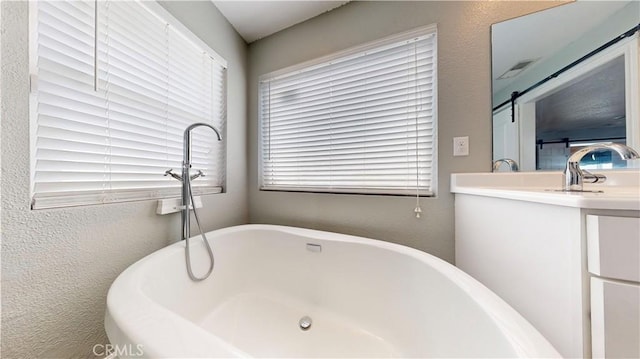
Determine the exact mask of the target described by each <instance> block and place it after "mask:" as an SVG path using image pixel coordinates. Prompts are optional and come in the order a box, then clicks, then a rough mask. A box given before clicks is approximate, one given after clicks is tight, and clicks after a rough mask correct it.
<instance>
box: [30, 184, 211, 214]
mask: <svg viewBox="0 0 640 359" xmlns="http://www.w3.org/2000/svg"><path fill="white" fill-rule="evenodd" d="M222 192H223V188H222V187H193V195H194V196H199V195H207V194H216V193H222ZM171 197H180V188H179V187H174V188H154V189H147V190H127V191H110V192H105V191H94V192H71V193H65V194H60V193H57V194H55V195H49V196H47V195H46V194H36V195H34V196H33V198H32V200H31V209H32V210H41V209H53V208H66V207H78V206H90V205H98V204H111V203H124V202H135V201H149V200H157V199H163V198H171Z"/></svg>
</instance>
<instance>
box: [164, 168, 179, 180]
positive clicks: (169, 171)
mask: <svg viewBox="0 0 640 359" xmlns="http://www.w3.org/2000/svg"><path fill="white" fill-rule="evenodd" d="M164 175H165V176H171V177H173V178H175V179H177V180H178V181H180V182H182V176H180V175H178V174H175V173H173V168H170V169H168V170H166V171H164Z"/></svg>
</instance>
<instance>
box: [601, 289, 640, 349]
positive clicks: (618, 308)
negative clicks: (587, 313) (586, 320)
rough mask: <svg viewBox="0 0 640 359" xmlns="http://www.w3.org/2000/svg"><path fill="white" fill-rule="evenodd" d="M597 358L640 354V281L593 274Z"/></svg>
mask: <svg viewBox="0 0 640 359" xmlns="http://www.w3.org/2000/svg"><path fill="white" fill-rule="evenodd" d="M591 344H592V353H593V357H594V358H640V285H638V284H629V283H623V282H615V281H610V280H605V279H601V278H597V277H592V278H591Z"/></svg>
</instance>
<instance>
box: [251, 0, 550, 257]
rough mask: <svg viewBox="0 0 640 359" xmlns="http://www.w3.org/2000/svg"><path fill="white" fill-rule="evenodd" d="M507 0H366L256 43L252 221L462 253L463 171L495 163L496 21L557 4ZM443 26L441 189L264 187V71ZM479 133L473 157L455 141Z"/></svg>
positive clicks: (440, 56)
mask: <svg viewBox="0 0 640 359" xmlns="http://www.w3.org/2000/svg"><path fill="white" fill-rule="evenodd" d="M557 4H558V3H557V2H539V1H535V2H534V1H532V2H520V1H518V2H515V1H514V2H508V1H495V2H489V1H443V2H436V1H357V2H351V3H349V4H347V5H345V6H342V7H340V8H338V9H336V10H334V11H331V12H329V13H325V14H323V15H322V16H319V17H316V18H314V19H311V20H309V21H306V22H304V23H302V24H299V25H296V26H293V27H291V28H289V29H286V30H284V31H281V32H279V33H277V34H275V35H273V36H270V37H267V38H265V39H262V40H259V41H257V42H254V43H252V44H251V45H250V47H249V81H250V82H249V135H250V137H249V145H250V147H249V149H250V150H249V158H250V161H249V164H250V169H249V177H250V182H249V185H250V188H249V203H250V205H249V208H250V218H251V222H252V223H277V224H286V225H295V226H302V227H310V228H316V229H323V230H330V231H337V232H343V233H349V234H355V235H362V236H366V237H371V238H377V239H382V240H387V241H391V242H396V243H400V244H404V245H408V246H411V247H414V248H417V249H421V250H423V251H426V252H429V253H432V254H434V255H437V256H439V257H441V258H443V259H445V260H448V261H450V262H452V261H453V259H454V227H453V196H452V195H451V194H450V193H449V178H450V174H451V173H454V172H476V171H489V170H490V168H491V167H490V166H491V74H490V72H491V63H490V48H491V47H490V32H489V28H490V26H491V24H492V23H494V22H498V21H503V20H506V19H509V18H512V17H516V16H519V15H523V14H527V13H530V12H533V11H537V10H540V9H544V8H547V7H551V6H553V5H557ZM433 23H436V24H437V25H438V141H439V144H438V153H439V154H438V161H439V163H438V194H437V197H436V198H425V199H423V200H422V209H423V214H424V216H423V218H421V219H416V218H415V217H414V214H413V209H414V207H415V204H414V203H415V198H409V197H392V196H386V197H385V196H357V195H335V194H308V193H278V192H261V191H259V190H258V113H257V107H258V99H257V94H258V89H257V84H258V76H260V75H262V74H265V73H269V72H271V71H274V70H278V69H281V68H284V67H287V66H291V65H294V64H297V63H300V62H303V61H307V60H311V59H314V58H317V57H320V56H323V55H328V54H331V53H333V52H336V51H339V50H343V49H346V48H349V47H352V46H356V45H359V44H362V43H365V42H368V41H373V40H376V39H379V38H382V37H384V36H388V35H391V34H394V33H398V32H402V31H406V30H410V29H412V28H415V27H418V26H424V25H428V24H433ZM467 135H468V136H470V152H471V155H470V156H468V157H453V145H452V139H453V137H455V136H467Z"/></svg>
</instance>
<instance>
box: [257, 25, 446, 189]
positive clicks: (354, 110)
mask: <svg viewBox="0 0 640 359" xmlns="http://www.w3.org/2000/svg"><path fill="white" fill-rule="evenodd" d="M259 88H260V94H259V95H260V108H259V112H260V129H261V132H260V139H261V145H260V149H261V154H260V159H261V164H260V167H261V168H260V171H261V189H262V190H283V191H309V192H338V193H377V194H399V195H409V194H413V195H415V194H416V193H418V194H420V195H427V196H428V195H433V194H434V192H435V189H434V183H435V171H436V168H435V162H436V28H435V26H431V27H429V28H423V29H419V30H416V31H413V32H411V33H406V34H403V35H400V36H394V37H393V38H389V39H385V40H382V41H378V42H376V43H374V44H368V45H365V46H362V47H359V48H357V49H353V50H348V51H346V52H343V53H340V54H337V55H332V56H329V57H327V58H323V59H320V60H317V61H313V62H312V63H306V64H302V65H299V66H295V67H293V68H288V69H284V70H281V71H278V72H275V73H272V74H267V75H265V76H262V77H261V80H260V86H259Z"/></svg>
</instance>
